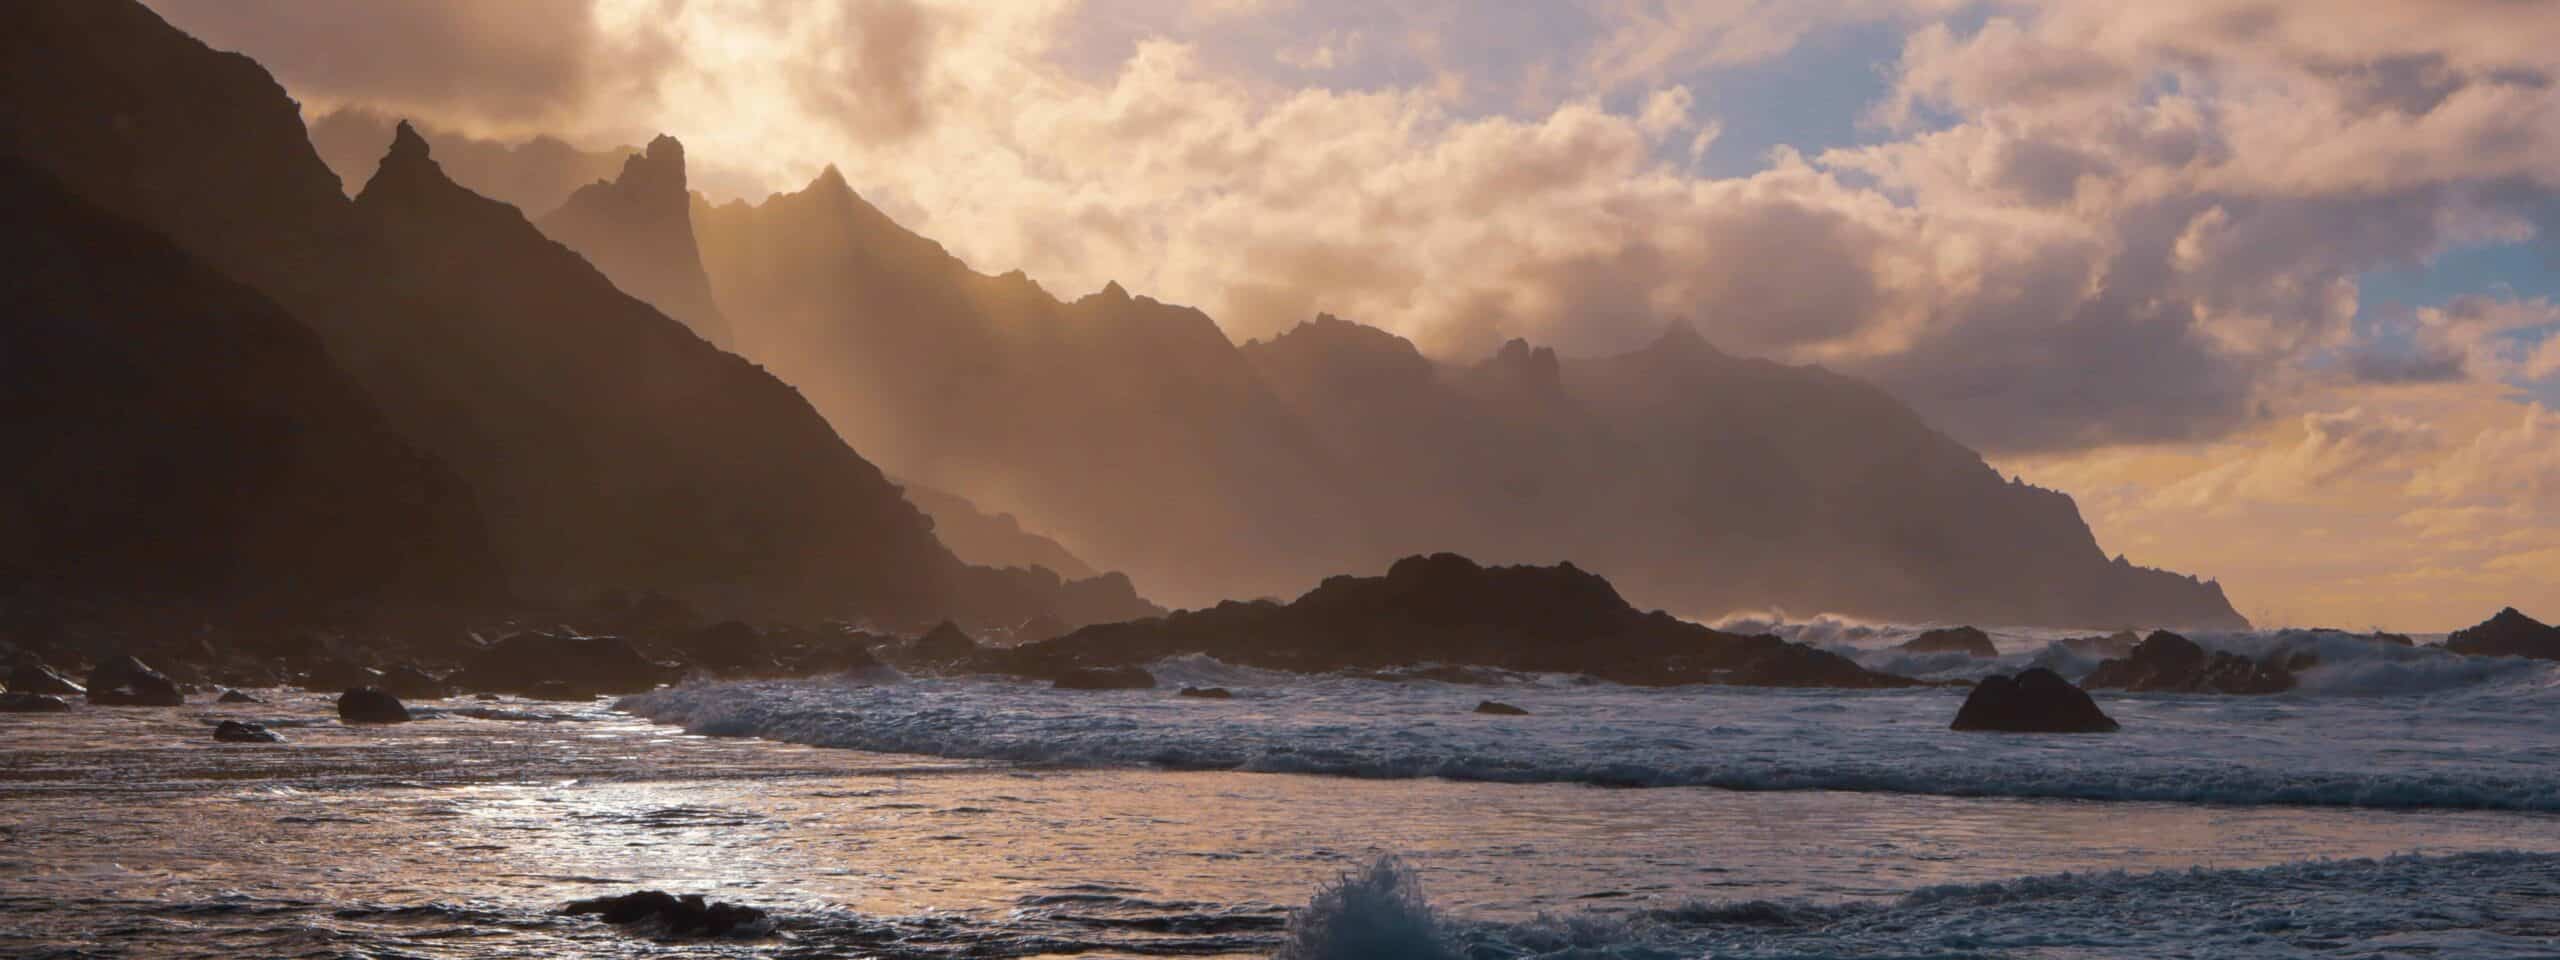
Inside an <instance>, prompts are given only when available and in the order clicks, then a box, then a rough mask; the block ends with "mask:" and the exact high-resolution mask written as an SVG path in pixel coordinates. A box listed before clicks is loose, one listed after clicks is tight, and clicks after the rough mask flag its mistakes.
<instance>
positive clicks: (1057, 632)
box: [1013, 614, 1075, 643]
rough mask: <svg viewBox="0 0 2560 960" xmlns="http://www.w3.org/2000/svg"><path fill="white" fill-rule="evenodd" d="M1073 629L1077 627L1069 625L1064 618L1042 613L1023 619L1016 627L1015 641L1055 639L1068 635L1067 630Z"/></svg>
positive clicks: (1031, 641) (1014, 631)
mask: <svg viewBox="0 0 2560 960" xmlns="http://www.w3.org/2000/svg"><path fill="white" fill-rule="evenodd" d="M1073 629H1075V628H1074V627H1072V626H1069V625H1068V624H1067V622H1066V621H1064V620H1060V619H1058V618H1056V617H1052V616H1049V615H1047V614H1042V615H1040V616H1037V617H1033V618H1031V619H1029V620H1025V621H1022V623H1021V625H1019V626H1016V627H1014V628H1013V641H1014V642H1015V643H1038V642H1040V641H1042V640H1055V639H1057V638H1059V637H1063V636H1066V635H1067V631H1069V630H1073Z"/></svg>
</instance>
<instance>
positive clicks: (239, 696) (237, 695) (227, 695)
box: [213, 690, 266, 704]
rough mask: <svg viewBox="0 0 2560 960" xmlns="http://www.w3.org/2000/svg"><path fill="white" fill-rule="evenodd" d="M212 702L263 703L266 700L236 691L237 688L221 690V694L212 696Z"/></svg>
mask: <svg viewBox="0 0 2560 960" xmlns="http://www.w3.org/2000/svg"><path fill="white" fill-rule="evenodd" d="M213 702H215V703H226V704H243V703H265V702H266V701H264V700H260V699H258V698H256V697H253V696H250V695H248V694H245V693H241V692H240V691H238V690H225V691H222V695H221V696H219V697H215V698H213Z"/></svg>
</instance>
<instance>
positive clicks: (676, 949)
mask: <svg viewBox="0 0 2560 960" xmlns="http://www.w3.org/2000/svg"><path fill="white" fill-rule="evenodd" d="M1775 629H1777V630H1779V632H1782V633H1784V634H1787V635H1789V636H1791V637H1793V638H1796V639H1801V640H1805V641H1807V642H1812V643H1817V644H1822V645H1826V646H1830V647H1833V648H1835V649H1839V650H1841V651H1843V652H1846V653H1849V654H1851V655H1852V656H1854V657H1856V658H1857V659H1859V660H1860V661H1861V662H1862V663H1865V664H1866V665H1868V666H1869V667H1872V668H1876V669H1883V670H1889V671H1892V672H1897V673H1903V674H1907V675H1912V676H1920V677H1928V678H1933V679H1952V678H1960V677H1974V676H1981V675H1986V674H1989V673H1992V672H2010V671H2014V670H2016V669H2019V668H2021V667H2023V666H2026V665H2029V664H2036V663H2043V664H2048V665H2052V666H2056V667H2058V668H2060V669H2062V671H2063V672H2064V673H2065V674H2066V675H2076V673H2077V672H2079V671H2083V670H2086V669H2087V668H2088V667H2089V666H2092V665H2094V661H2091V660H2089V659H2088V658H2085V657H2078V656H2076V655H2073V654H2071V653H2069V652H2067V651H2065V650H2063V649H2062V648H2059V647H2056V646H2053V645H2052V643H2051V642H2052V641H2053V640H2054V639H2057V638H2058V636H2059V634H2053V633H2049V632H2042V631H1993V637H1994V639H1995V641H1996V642H1997V644H1998V646H1999V647H2000V649H2001V651H2002V655H2001V657H1999V658H1998V659H1997V660H1976V659H1972V658H1968V657H1965V656H1963V655H1960V654H1940V655H1928V656H1914V655H1909V654H1904V653H1901V652H1898V651H1894V650H1891V649H1889V648H1890V647H1892V646H1893V645H1895V644H1897V643H1899V642H1900V641H1901V640H1903V639H1906V638H1908V637H1909V636H1910V635H1911V634H1912V633H1913V632H1914V631H1911V630H1909V629H1905V628H1894V627H1867V626H1857V625H1850V624H1841V623H1835V622H1828V621H1823V622H1816V623H1812V624H1798V625H1779V626H1775ZM2197 639H2198V640H2199V641H2202V642H2204V643H2205V644H2207V645H2208V646H2215V647H2222V648H2226V649H2233V650H2240V651H2246V652H2263V651H2266V650H2270V649H2273V648H2274V647H2275V646H2277V645H2279V644H2289V645H2295V646H2300V645H2305V644H2310V645H2315V646H2316V647H2317V649H2318V652H2319V654H2320V657H2321V663H2320V665H2319V666H2316V667H2313V668H2311V669H2309V670H2308V671H2305V672H2304V673H2303V674H2302V684H2301V686H2300V687H2299V688H2298V689H2296V690H2295V691H2293V692H2290V693H2286V694H2280V695H2276V696H2268V697H2223V696H2211V695H2183V694H2176V695H2173V694H2122V693H2108V692H2099V693H2097V694H2096V696H2097V699H2098V701H2099V704H2100V706H2101V707H2102V708H2103V709H2105V710H2106V711H2107V712H2108V713H2109V714H2111V715H2112V716H2114V717H2115V718H2116V719H2117V720H2118V721H2120V722H2121V723H2122V724H2123V727H2124V729H2123V730H2122V731H2121V732H2119V733H2114V734H2099V735H2064V736H2050V735H2048V736H2037V735H2013V734H1983V733H1956V732H1952V731H1949V730H1948V729H1946V726H1947V723H1948V721H1949V719H1950V718H1952V717H1953V715H1954V713H1955V710H1956V707H1957V705H1958V704H1959V703H1961V702H1962V700H1963V697H1964V691H1963V690H1962V689H1959V688H1952V687H1935V688H1921V689H1910V690H1890V691H1838V690H1763V689H1746V688H1725V687H1688V688H1669V689H1635V688H1627V687H1619V686H1613V685H1609V684H1601V683H1592V682H1584V681H1579V680H1577V679H1575V678H1569V677H1557V676H1532V675H1521V676H1501V677H1492V678H1487V679H1490V680H1492V681H1493V682H1491V683H1489V684H1475V683H1469V684H1452V683H1443V682H1437V681H1430V680H1405V681H1401V682H1399V681H1394V680H1388V679H1376V678H1351V677H1306V676H1296V675H1289V674H1279V673H1268V672H1261V671H1254V670H1246V669H1239V668H1235V667H1231V666H1227V665H1224V664H1220V663H1217V662H1214V661H1210V660H1206V659H1200V658H1186V659H1180V660H1174V661H1168V662H1164V663H1160V664H1157V665H1156V668H1155V669H1156V673H1157V675H1158V677H1159V680H1160V681H1161V683H1162V685H1163V686H1162V689H1158V690H1153V691H1115V692H1074V691H1060V690H1052V689H1048V688H1046V687H1044V686H1040V685H1037V684H1032V683H1027V682H1020V681H1011V680H1000V679H993V678H910V677H903V676H899V675H896V674H894V673H888V672H879V673H872V674H865V675H860V676H848V677H837V678H825V679H810V680H795V681H766V682H753V683H714V682H707V681H695V682H691V683H688V684H685V685H681V686H677V687H672V688H667V689H663V690H660V691H658V692H655V693H651V694H645V695H641V696H636V697H630V698H625V699H623V700H620V701H615V702H607V701H597V702H593V703H579V704H555V703H531V702H525V701H519V700H515V699H512V698H509V699H503V700H498V701H479V700H474V699H470V698H458V699H455V700H449V701H439V702H431V703H426V704H419V705H416V706H418V707H420V708H421V709H420V712H421V713H422V714H426V715H427V719H424V720H422V721H420V722H415V723H410V724H406V725H400V726H393V727H345V726H341V725H339V724H338V723H337V722H336V720H335V719H334V715H333V714H332V713H331V710H330V704H329V700H328V699H327V698H325V697H319V696H315V695H310V694H305V693H300V692H296V691H268V692H265V693H264V694H263V695H267V696H269V697H270V701H271V702H270V703H268V704H247V705H220V706H217V705H212V704H207V703H191V704H190V705H188V706H186V707H182V708H176V709H148V708H101V707H81V708H77V709H75V711H74V712H72V713H70V714H63V715H0V956H9V957H20V956H27V957H269V956H273V957H331V958H337V957H380V958H389V957H421V958H424V957H489V956H575V957H658V956H688V957H691V956H776V957H838V956H878V957H973V958H974V957H1039V956H1064V955H1078V956H1099V957H1164V956H1275V955H1277V956H1285V957H1294V958H1316V957H1324V958H1355V957H1449V958H1459V957H1464V958H1470V960H1474V958H1496V957H1588V958H1599V957H1628V958H1634V957H1648V958H1653V957H1659V958H1670V957H1707V956H1713V957H2116V956H2146V957H2230V956H2269V957H2291V956H2319V957H2382V956H2426V955H2434V956H2447V957H2451V956H2460V957H2484V956H2486V957H2494V956H2554V955H2560V723H2554V722H2552V717H2554V716H2555V715H2560V711H2555V707H2560V664H2552V663H2542V662H2534V661H2524V660H2514V659H2492V658H2471V657H2462V656H2458V655H2454V654H2449V653H2446V652H2444V651H2442V650H2439V649H2431V648H2427V647H2423V646H2422V647H2417V648H2403V647H2394V646H2386V645H2381V644H2377V643H2373V642H2370V641H2365V640H2360V639H2354V638H2348V637H2339V636H2329V637H2321V638H2308V637H2305V636H2303V635H2277V634H2235V635H2203V636H2198V637H2197ZM2422 639H2423V638H2422ZM1184 686H1219V687H1224V688H1227V689H1228V690H1230V691H1232V692H1233V694H1234V697H1233V699H1228V700H1206V699H1193V698H1185V697H1180V696H1177V695H1176V694H1175V692H1174V691H1175V690H1176V689H1178V688H1180V687H1184ZM1484 699H1494V700H1499V701H1502V702H1504V703H1508V704H1513V705H1516V706H1519V707H1521V708H1523V709H1525V710H1527V711H1528V714H1527V715H1526V716H1488V715H1479V714H1476V713H1474V712H1472V708H1473V707H1474V705H1475V704H1476V703H1477V702H1478V701H1480V700H1484ZM222 719H244V720H255V721H260V722H265V723H267V724H268V725H269V726H270V727H272V728H274V729H276V730H278V731H279V732H281V733H283V735H284V736H285V737H287V738H288V740H289V742H288V743H285V744H282V745H242V744H217V743H214V742H212V741H211V738H210V728H211V726H212V724H213V723H215V722H217V721H219V720H222ZM637 889H663V890H668V891H671V892H676V893H702V894H708V895H710V896H712V897H713V898H715V899H720V900H728V901H733V902H739V903H745V904H750V905H754V906H758V907H762V908H765V909H767V910H770V911H771V912H772V913H773V915H774V917H775V920H776V923H775V929H774V930H773V932H771V933H770V934H767V935H763V936H759V937H754V938H745V939H729V940H716V941H708V942H703V941H683V942H658V941H654V940H651V939H649V938H648V937H646V936H643V935H634V934H633V933H631V932H629V931H625V930H619V929H615V928H611V927H607V926H604V925H602V924H599V923H597V922H595V921H594V920H592V919H589V918H583V917H565V916H560V915H558V913H557V911H558V910H559V908H560V907H561V906H562V905H563V904H565V903H566V902H568V901H570V900H573V899H578V898H583V897H592V896H598V895H603V894H612V893H622V892H627V891H630V890H637Z"/></svg>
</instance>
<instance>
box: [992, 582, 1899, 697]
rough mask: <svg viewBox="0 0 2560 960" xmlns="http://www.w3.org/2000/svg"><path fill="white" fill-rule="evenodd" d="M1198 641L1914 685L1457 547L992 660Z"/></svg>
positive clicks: (1445, 659)
mask: <svg viewBox="0 0 2560 960" xmlns="http://www.w3.org/2000/svg"><path fill="white" fill-rule="evenodd" d="M1190 653H1199V654H1206V655H1208V656H1211V657H1215V658H1217V659H1218V660H1220V661H1223V662H1226V663H1231V664H1236V665H1239V666H1249V667H1258V668H1262V669H1268V670H1288V671H1293V672H1298V673H1352V674H1360V673H1367V672H1376V671H1386V670H1397V669H1412V668H1417V667H1421V666H1423V665H1426V664H1445V665H1450V666H1455V667H1464V668H1492V669H1497V670H1509V671H1519V672H1535V673H1581V674H1589V675H1591V676H1594V677H1597V678H1599V679H1602V680H1607V681H1610V682H1614V683H1625V684H1636V685H1644V686H1668V685H1677V684H1691V683H1733V684H1754V685H1768V686H1832V687H1907V686H1917V685H1919V681H1915V680H1911V679H1909V678H1905V677H1897V676H1892V675H1889V674H1881V673H1875V672H1871V671H1869V670H1867V669H1865V668H1863V667H1860V666H1858V665H1857V663H1855V662H1853V661H1851V660H1849V659H1848V658H1846V657H1842V656H1840V655H1838V654H1834V653H1830V652H1828V651H1822V650H1816V649H1813V648H1811V647H1806V646H1802V645H1799V644H1792V643H1788V642H1786V641H1784V640H1781V639H1779V638H1777V637H1774V636H1768V635H1765V634H1763V635H1760V636H1742V635H1738V634H1731V633H1724V632H1721V631H1717V630H1712V629H1709V628H1707V627H1703V626H1699V625H1697V624H1694V623H1688V622H1686V621H1682V620H1680V619H1678V618H1675V617H1673V616H1671V615H1669V614H1666V613H1661V612H1658V611H1657V612H1654V613H1643V612H1639V611H1637V610H1636V609H1635V608H1634V607H1631V606H1629V605H1628V604H1627V602H1626V601H1625V600H1623V599H1620V598H1619V596H1618V593H1617V591H1616V590H1614V589H1612V588H1611V587H1610V586H1609V582H1608V581H1607V580H1603V579H1601V578H1600V577H1598V576H1594V575H1592V574H1590V573H1586V572H1584V571H1582V570H1580V569H1577V568H1575V567H1574V566H1573V565H1572V564H1562V565H1559V566H1553V567H1526V566H1521V567H1483V566H1479V565H1477V564H1476V563H1475V562H1474V561H1471V560H1468V559H1467V558H1465V557H1461V556H1457V555H1455V554H1445V553H1444V554H1439V555H1436V556H1429V557H1408V558H1405V559H1403V560H1399V561H1397V562H1396V563H1395V565H1394V566H1393V567H1392V568H1390V569H1389V570H1388V571H1387V574H1386V576H1383V577H1349V576H1340V577H1332V578H1329V579H1327V580H1325V581H1324V583H1323V584H1322V585H1320V586H1318V587H1316V588H1315V589H1314V590H1313V591H1310V592H1308V593H1307V594H1306V595H1305V596H1302V597H1299V598H1298V599H1297V600H1296V601H1295V602H1292V603H1289V604H1285V605H1283V604H1279V603H1273V602H1270V601H1262V602H1257V603H1235V602H1228V603H1222V604H1219V605H1218V606H1216V607H1212V608H1209V609H1206V610H1191V611H1184V612H1180V613H1175V614H1172V615H1169V616H1165V617H1158V618H1154V619H1149V620H1137V621H1131V622H1128V623H1116V624H1103V625H1099V626H1092V627H1086V628H1084V629H1081V630H1078V631H1076V632H1074V633H1070V634H1068V635H1066V636H1063V637H1059V638H1057V639H1055V640H1049V641H1044V642H1041V643H1032V644H1025V645H1023V646H1021V647H1017V648H1014V649H1012V650H1002V651H992V652H989V653H987V654H985V655H984V658H983V659H982V660H981V661H980V662H981V663H983V664H985V665H986V666H987V667H988V668H989V669H992V670H996V671H999V672H1006V673H1013V674H1017V675H1021V676H1031V677H1055V676H1058V675H1060V674H1061V673H1062V672H1064V671H1066V670H1068V669H1073V668H1079V667H1117V666H1139V665H1142V664H1147V663H1152V662H1155V661H1157V660H1161V659H1163V658H1166V657H1172V656H1180V655H1183V654H1190Z"/></svg>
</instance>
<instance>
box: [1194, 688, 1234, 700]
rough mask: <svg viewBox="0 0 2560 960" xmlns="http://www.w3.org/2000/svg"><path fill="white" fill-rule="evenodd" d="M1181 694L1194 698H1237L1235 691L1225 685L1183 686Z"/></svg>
mask: <svg viewBox="0 0 2560 960" xmlns="http://www.w3.org/2000/svg"><path fill="white" fill-rule="evenodd" d="M1181 695H1182V696H1186V697H1190V698H1192V699H1194V700H1233V699H1235V698H1236V695H1235V693H1234V692H1232V691H1229V690H1228V689H1227V688H1225V687H1184V688H1182V694H1181Z"/></svg>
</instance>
